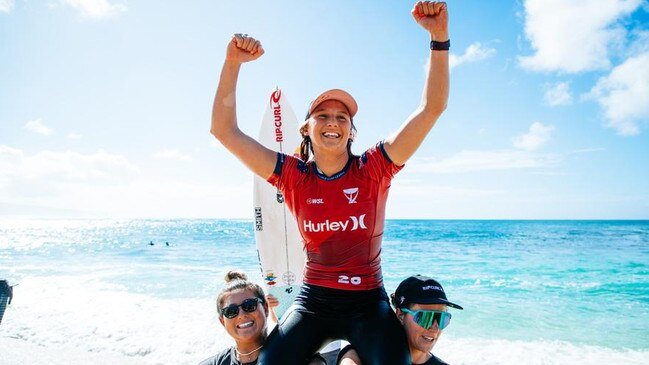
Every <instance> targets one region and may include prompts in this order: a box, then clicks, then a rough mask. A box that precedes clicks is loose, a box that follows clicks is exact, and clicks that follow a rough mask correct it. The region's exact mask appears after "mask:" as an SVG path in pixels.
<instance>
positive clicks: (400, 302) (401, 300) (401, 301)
mask: <svg viewBox="0 0 649 365" xmlns="http://www.w3.org/2000/svg"><path fill="white" fill-rule="evenodd" d="M405 301H406V297H404V296H403V295H402V296H401V298H399V304H403V302H405Z"/></svg>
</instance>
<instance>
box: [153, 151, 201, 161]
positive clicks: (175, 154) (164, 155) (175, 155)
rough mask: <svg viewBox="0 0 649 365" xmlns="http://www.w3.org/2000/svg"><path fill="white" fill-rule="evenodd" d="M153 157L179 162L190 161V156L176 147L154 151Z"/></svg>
mask: <svg viewBox="0 0 649 365" xmlns="http://www.w3.org/2000/svg"><path fill="white" fill-rule="evenodd" d="M153 157H155V158H161V159H165V160H172V161H180V162H190V161H192V156H190V155H188V154H185V153H182V152H180V151H178V150H176V149H166V150H161V151H158V152H156V153H155V154H154V155H153Z"/></svg>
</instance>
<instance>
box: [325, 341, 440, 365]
mask: <svg viewBox="0 0 649 365" xmlns="http://www.w3.org/2000/svg"><path fill="white" fill-rule="evenodd" d="M350 350H355V348H354V346H352V345H347V346H345V347H343V349H342V350H340V352H339V353H338V359H337V360H336V363H338V362H339V361H340V360H341V359H342V357H343V355H345V353H347V351H350ZM412 365H448V364H447V363H446V362H444V360H442V359H440V358H439V357H437V356H435V355H433V354H432V353H431V354H430V359H428V360H427V361H426V362H424V363H421V364H416V363H414V362H413V363H412Z"/></svg>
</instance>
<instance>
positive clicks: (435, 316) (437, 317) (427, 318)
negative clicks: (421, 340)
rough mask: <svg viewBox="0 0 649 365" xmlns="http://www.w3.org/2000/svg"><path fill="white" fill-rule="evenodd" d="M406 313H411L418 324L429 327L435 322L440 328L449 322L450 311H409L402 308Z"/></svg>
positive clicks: (446, 325)
mask: <svg viewBox="0 0 649 365" xmlns="http://www.w3.org/2000/svg"><path fill="white" fill-rule="evenodd" d="M402 310H403V311H404V312H406V313H410V314H412V318H413V320H414V321H415V323H417V324H418V325H419V326H421V327H423V328H426V329H428V328H431V327H432V326H433V323H435V322H437V326H438V327H439V329H440V330H443V329H444V328H446V327H448V325H449V324H450V323H451V313H449V312H444V311H411V310H408V309H402Z"/></svg>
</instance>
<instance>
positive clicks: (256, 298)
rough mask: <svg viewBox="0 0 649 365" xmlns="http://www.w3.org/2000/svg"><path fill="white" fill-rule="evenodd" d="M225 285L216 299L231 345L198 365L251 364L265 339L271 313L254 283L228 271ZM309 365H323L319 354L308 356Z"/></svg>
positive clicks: (271, 300)
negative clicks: (231, 339)
mask: <svg viewBox="0 0 649 365" xmlns="http://www.w3.org/2000/svg"><path fill="white" fill-rule="evenodd" d="M225 282H226V286H225V287H224V288H223V289H222V290H221V292H220V293H219V295H218V296H217V298H216V310H217V312H218V315H219V322H221V324H222V325H223V327H224V328H225V331H226V332H227V333H228V335H230V337H232V338H233V339H234V342H235V345H234V346H233V347H230V348H227V349H225V350H223V351H221V352H220V353H218V354H216V355H214V356H212V357H210V358H208V359H205V360H203V361H201V363H200V365H255V364H257V360H258V358H259V353H260V350H261V349H262V348H263V347H264V344H265V342H266V338H267V324H268V322H267V319H268V315H269V313H270V312H271V311H272V310H271V309H270V308H271V307H270V306H269V302H271V303H272V304H274V306H277V304H278V301H277V299H275V298H272V297H271V298H270V300H267V299H266V297H265V296H264V291H263V289H262V288H261V286H259V285H258V284H255V283H252V282H250V281H248V277H247V275H246V274H244V273H242V272H239V271H229V272H228V273H227V274H226V276H225ZM309 365H326V362H325V361H324V359H322V357H320V356H319V355H317V354H316V355H314V356H312V359H311V361H310V362H309Z"/></svg>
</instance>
